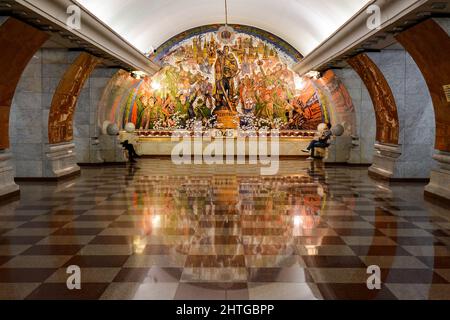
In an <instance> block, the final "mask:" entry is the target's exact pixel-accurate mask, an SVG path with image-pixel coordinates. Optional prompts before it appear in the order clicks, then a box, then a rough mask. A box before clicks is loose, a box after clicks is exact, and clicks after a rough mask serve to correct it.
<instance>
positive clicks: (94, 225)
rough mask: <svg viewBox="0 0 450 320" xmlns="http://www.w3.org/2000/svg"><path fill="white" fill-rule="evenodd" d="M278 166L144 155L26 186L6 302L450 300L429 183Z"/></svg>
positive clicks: (5, 254)
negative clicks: (271, 171)
mask: <svg viewBox="0 0 450 320" xmlns="http://www.w3.org/2000/svg"><path fill="white" fill-rule="evenodd" d="M280 166H281V170H280V172H279V174H278V175H276V176H267V177H264V176H261V175H260V174H259V168H258V167H256V166H249V165H247V166H245V165H244V166H175V165H173V164H172V163H171V162H170V161H169V160H150V159H145V160H140V161H139V163H138V164H137V165H136V166H135V167H127V168H119V167H117V168H114V167H111V168H103V169H92V168H91V169H83V174H82V176H81V177H79V178H77V179H74V180H70V181H67V182H64V183H60V184H49V183H35V184H30V183H28V184H22V185H21V188H22V198H21V200H20V201H18V202H12V203H9V204H4V205H1V206H0V299H50V298H52V299H53V298H56V299H62V298H68V299H77V298H78V299H450V285H449V283H448V282H449V281H450V223H449V221H450V212H449V210H448V208H444V207H440V206H438V205H435V204H432V203H428V202H425V201H424V200H423V196H422V192H423V186H424V185H423V184H397V185H391V186H389V185H386V184H384V183H380V182H377V181H374V180H371V179H370V178H369V177H368V175H367V168H326V169H325V168H323V167H322V166H321V165H320V163H310V162H306V161H305V162H302V161H300V160H298V161H293V160H286V161H281V163H280ZM70 265H77V266H79V267H80V268H81V273H82V274H81V286H82V287H81V290H72V291H70V290H68V289H67V285H66V280H67V278H68V276H69V275H68V274H67V273H66V271H67V267H68V266H70ZM371 265H377V266H379V267H380V268H381V281H382V285H381V290H369V289H368V287H367V284H366V282H367V279H368V277H369V276H370V275H369V274H367V268H368V266H371Z"/></svg>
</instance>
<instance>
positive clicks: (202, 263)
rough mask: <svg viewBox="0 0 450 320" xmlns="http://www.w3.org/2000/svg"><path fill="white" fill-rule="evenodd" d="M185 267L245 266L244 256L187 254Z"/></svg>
mask: <svg viewBox="0 0 450 320" xmlns="http://www.w3.org/2000/svg"><path fill="white" fill-rule="evenodd" d="M185 267H186V268H200V267H203V268H220V267H245V257H244V256H243V255H242V256H210V255H208V256H188V257H187V260H186V264H185Z"/></svg>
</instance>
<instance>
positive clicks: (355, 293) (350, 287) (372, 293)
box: [317, 283, 397, 300]
mask: <svg viewBox="0 0 450 320" xmlns="http://www.w3.org/2000/svg"><path fill="white" fill-rule="evenodd" d="M317 286H318V288H319V291H320V293H321V294H322V295H323V297H324V299H327V300H336V299H337V300H397V298H396V296H395V295H394V294H393V293H392V292H391V291H390V290H389V289H388V288H386V287H383V286H382V289H381V290H369V289H368V288H367V285H366V284H354V283H318V284H317Z"/></svg>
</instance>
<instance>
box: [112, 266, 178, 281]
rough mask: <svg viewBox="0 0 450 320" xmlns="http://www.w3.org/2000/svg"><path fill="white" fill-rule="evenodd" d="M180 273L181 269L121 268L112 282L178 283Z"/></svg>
mask: <svg viewBox="0 0 450 320" xmlns="http://www.w3.org/2000/svg"><path fill="white" fill-rule="evenodd" d="M182 273H183V269H182V268H160V267H152V268H123V269H121V270H120V272H119V273H118V274H117V276H116V277H115V278H114V282H144V281H146V282H155V283H159V282H178V281H179V280H180V279H181V274H182Z"/></svg>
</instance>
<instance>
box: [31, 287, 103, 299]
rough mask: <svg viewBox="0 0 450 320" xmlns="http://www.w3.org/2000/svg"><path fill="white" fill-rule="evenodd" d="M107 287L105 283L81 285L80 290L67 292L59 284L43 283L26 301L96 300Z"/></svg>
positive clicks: (67, 290) (65, 288)
mask: <svg viewBox="0 0 450 320" xmlns="http://www.w3.org/2000/svg"><path fill="white" fill-rule="evenodd" d="M107 287H108V284H107V283H83V284H82V285H81V290H69V289H67V285H66V284H65V283H64V284H60V283H44V284H42V285H40V286H39V287H38V288H36V290H34V291H33V292H32V293H31V294H30V295H29V296H28V297H27V298H26V299H27V300H98V299H99V298H100V297H101V296H102V294H103V292H104V291H105V290H106V288H107Z"/></svg>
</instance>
